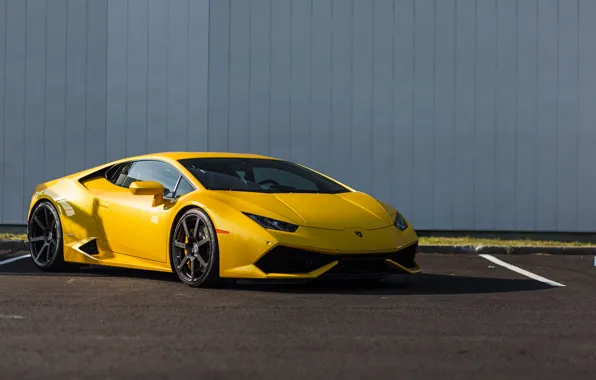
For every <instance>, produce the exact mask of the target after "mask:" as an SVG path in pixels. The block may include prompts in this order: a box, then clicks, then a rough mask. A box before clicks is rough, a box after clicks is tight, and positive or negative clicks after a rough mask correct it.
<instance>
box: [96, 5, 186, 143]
mask: <svg viewBox="0 0 596 380" xmlns="http://www.w3.org/2000/svg"><path fill="white" fill-rule="evenodd" d="M106 20H107V19H106ZM146 21H147V22H146V26H147V33H146V34H145V44H146V51H145V59H146V65H147V68H146V71H145V150H144V153H148V151H149V96H150V94H151V86H149V71H150V67H151V64H150V62H149V50H150V49H151V45H150V43H149V42H150V41H151V37H150V36H151V28H150V25H151V1H149V2H148V3H147V14H146ZM107 56H108V54H107V49H106V58H107ZM106 67H107V66H106ZM107 82H108V81H107V75H106V87H107ZM106 96H107V95H106ZM106 105H107V103H106ZM106 109H107V106H106ZM106 123H107V117H106ZM187 140H188V139H187ZM106 144H107V142H106Z"/></svg>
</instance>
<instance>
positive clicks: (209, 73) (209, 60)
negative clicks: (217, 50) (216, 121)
mask: <svg viewBox="0 0 596 380" xmlns="http://www.w3.org/2000/svg"><path fill="white" fill-rule="evenodd" d="M205 1H206V3H207V52H206V53H207V58H206V63H207V97H206V99H205V107H206V110H207V114H206V115H205V122H206V125H205V145H204V146H205V150H206V151H209V150H210V149H209V130H210V128H209V125H210V122H209V117H210V115H211V113H210V111H209V110H210V108H211V107H210V106H209V99H210V95H209V94H210V88H211V0H205Z"/></svg>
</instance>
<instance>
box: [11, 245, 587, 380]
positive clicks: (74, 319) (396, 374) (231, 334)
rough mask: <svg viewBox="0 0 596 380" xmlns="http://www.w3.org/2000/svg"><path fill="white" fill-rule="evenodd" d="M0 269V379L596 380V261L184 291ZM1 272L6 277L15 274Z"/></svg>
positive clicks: (133, 281)
mask: <svg viewBox="0 0 596 380" xmlns="http://www.w3.org/2000/svg"><path fill="white" fill-rule="evenodd" d="M23 254H24V253H23V252H21V253H13V254H10V255H0V378H3V379H13V378H14V379H16V378H18V379H34V378H35V379H38V378H44V379H50V378H61V379H62V378H80V379H82V378H151V379H154V378H181V377H183V376H184V377H189V376H191V377H193V378H200V379H215V378H217V379H224V378H238V379H257V378H259V379H261V378H268V379H280V378H283V379H286V380H287V379H306V378H312V379H335V378H342V379H365V378H366V379H373V378H382V379H396V378H402V379H431V378H440V379H444V378H456V379H462V378H466V379H478V378H482V379H484V380H486V379H502V378H516V379H541V380H544V379H562V378H565V379H566V380H569V379H589V378H594V377H595V376H596V267H594V258H593V257H587V256H569V257H562V256H546V255H528V256H499V257H498V258H499V259H501V260H503V261H505V262H507V263H510V264H512V265H515V266H518V267H520V268H523V269H525V270H527V271H531V272H532V273H535V274H538V275H540V276H543V277H546V278H548V279H550V280H553V281H556V282H559V283H562V284H564V285H565V287H552V286H550V285H547V284H545V283H543V282H540V281H536V280H533V279H530V278H528V277H526V276H524V275H521V274H519V273H516V272H514V271H512V270H509V269H507V268H505V267H502V266H500V265H496V264H494V263H492V262H490V261H488V260H486V259H484V258H482V257H479V256H478V255H473V254H470V255H448V254H442V255H435V254H422V255H420V256H419V259H418V261H419V263H420V265H421V266H422V267H423V270H424V273H423V274H421V275H415V276H400V277H396V278H392V279H390V280H388V281H386V282H384V283H381V284H379V285H376V286H353V285H349V284H341V285H340V284H312V285H270V286H265V285H260V284H257V285H255V284H252V285H235V286H231V287H227V288H224V289H209V290H206V289H192V288H188V287H186V286H184V285H182V284H181V283H179V282H178V281H177V279H176V278H175V277H174V275H167V274H159V273H151V272H139V271H128V270H116V269H103V268H92V269H82V270H80V271H78V272H75V273H60V274H43V273H39V272H38V271H37V270H36V269H35V268H34V266H33V264H32V263H31V262H30V259H28V258H25V259H21V260H16V261H12V262H8V263H7V262H6V260H9V259H10V258H14V257H18V256H20V255H23ZM3 263H4V264H3Z"/></svg>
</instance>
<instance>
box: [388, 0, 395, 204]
mask: <svg viewBox="0 0 596 380" xmlns="http://www.w3.org/2000/svg"><path fill="white" fill-rule="evenodd" d="M396 172H397V170H396V169H395V1H393V2H392V5H391V173H392V174H391V176H392V177H394V178H395V177H397V173H396ZM390 186H391V185H390ZM389 198H390V199H389V201H390V202H391V203H392V204H395V203H396V202H395V190H393V191H391V193H390V194H389ZM393 207H396V206H395V205H394V206H393Z"/></svg>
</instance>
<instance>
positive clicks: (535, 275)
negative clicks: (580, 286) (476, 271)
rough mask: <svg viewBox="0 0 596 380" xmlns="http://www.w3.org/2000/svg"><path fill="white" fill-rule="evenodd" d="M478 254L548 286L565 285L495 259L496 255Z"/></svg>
mask: <svg viewBox="0 0 596 380" xmlns="http://www.w3.org/2000/svg"><path fill="white" fill-rule="evenodd" d="M478 256H480V257H482V258H485V259H487V260H488V261H491V262H493V263H495V264H497V265H500V266H502V267H504V268H507V269H509V270H512V271H514V272H517V273H519V274H523V275H524V276H526V277H530V278H531V279H533V280H536V281H540V282H544V283H545V284H548V285H550V286H565V285H563V284H561V283H559V282H556V281H552V280H549V279H548V278H544V277H542V276H539V275H537V274H534V273H532V272H528V271H527V270H525V269H521V268H519V267H516V266H515V265H511V264H508V263H506V262H504V261H503V260H499V259H497V258H496V257H494V256H492V255H486V254H481V255H478Z"/></svg>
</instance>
